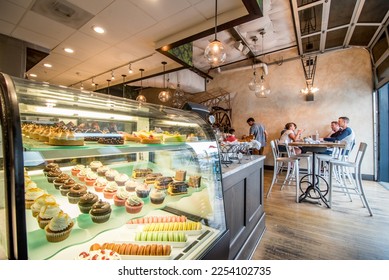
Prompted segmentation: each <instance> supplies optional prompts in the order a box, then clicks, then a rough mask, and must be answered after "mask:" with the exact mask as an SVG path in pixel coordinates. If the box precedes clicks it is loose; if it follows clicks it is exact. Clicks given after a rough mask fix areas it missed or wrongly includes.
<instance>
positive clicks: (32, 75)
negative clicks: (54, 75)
mask: <svg viewBox="0 0 389 280" xmlns="http://www.w3.org/2000/svg"><path fill="white" fill-rule="evenodd" d="M28 75H29V76H30V77H34V78H36V77H37V75H36V74H32V73H31V74H28Z"/></svg>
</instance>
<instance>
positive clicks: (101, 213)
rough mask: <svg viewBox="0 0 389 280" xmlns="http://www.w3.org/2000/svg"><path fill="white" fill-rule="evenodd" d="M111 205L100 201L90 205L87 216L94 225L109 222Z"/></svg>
mask: <svg viewBox="0 0 389 280" xmlns="http://www.w3.org/2000/svg"><path fill="white" fill-rule="evenodd" d="M111 212H112V209H111V205H110V204H109V203H108V202H105V201H102V200H101V199H100V200H99V201H98V202H96V203H95V204H93V205H92V208H91V209H90V211H89V215H90V217H91V219H92V221H93V222H94V223H97V224H101V223H105V222H106V221H108V220H109V217H110V216H111Z"/></svg>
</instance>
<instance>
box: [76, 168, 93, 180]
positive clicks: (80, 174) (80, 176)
mask: <svg viewBox="0 0 389 280" xmlns="http://www.w3.org/2000/svg"><path fill="white" fill-rule="evenodd" d="M89 172H92V169H90V168H84V169H82V170H80V172H78V173H77V178H78V180H80V181H81V182H84V181H85V177H86V174H88V173H89Z"/></svg>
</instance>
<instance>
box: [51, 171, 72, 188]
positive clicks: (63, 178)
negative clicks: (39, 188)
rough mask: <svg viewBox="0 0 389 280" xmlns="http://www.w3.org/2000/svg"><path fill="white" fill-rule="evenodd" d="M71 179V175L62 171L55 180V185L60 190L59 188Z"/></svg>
mask: <svg viewBox="0 0 389 280" xmlns="http://www.w3.org/2000/svg"><path fill="white" fill-rule="evenodd" d="M69 179H70V176H69V175H68V174H66V173H61V174H60V175H59V176H58V178H57V179H55V180H54V181H53V183H54V187H55V188H56V189H57V190H59V188H60V187H61V186H62V185H63V184H64V183H65V182H66V181H67V180H69Z"/></svg>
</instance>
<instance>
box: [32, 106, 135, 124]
mask: <svg viewBox="0 0 389 280" xmlns="http://www.w3.org/2000/svg"><path fill="white" fill-rule="evenodd" d="M35 111H36V112H37V113H41V114H47V115H57V116H67V117H80V118H92V117H93V118H96V119H106V120H119V121H136V120H137V117H131V116H125V115H118V114H107V113H100V112H91V111H82V110H72V109H63V108H58V107H41V106H37V107H35Z"/></svg>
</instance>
